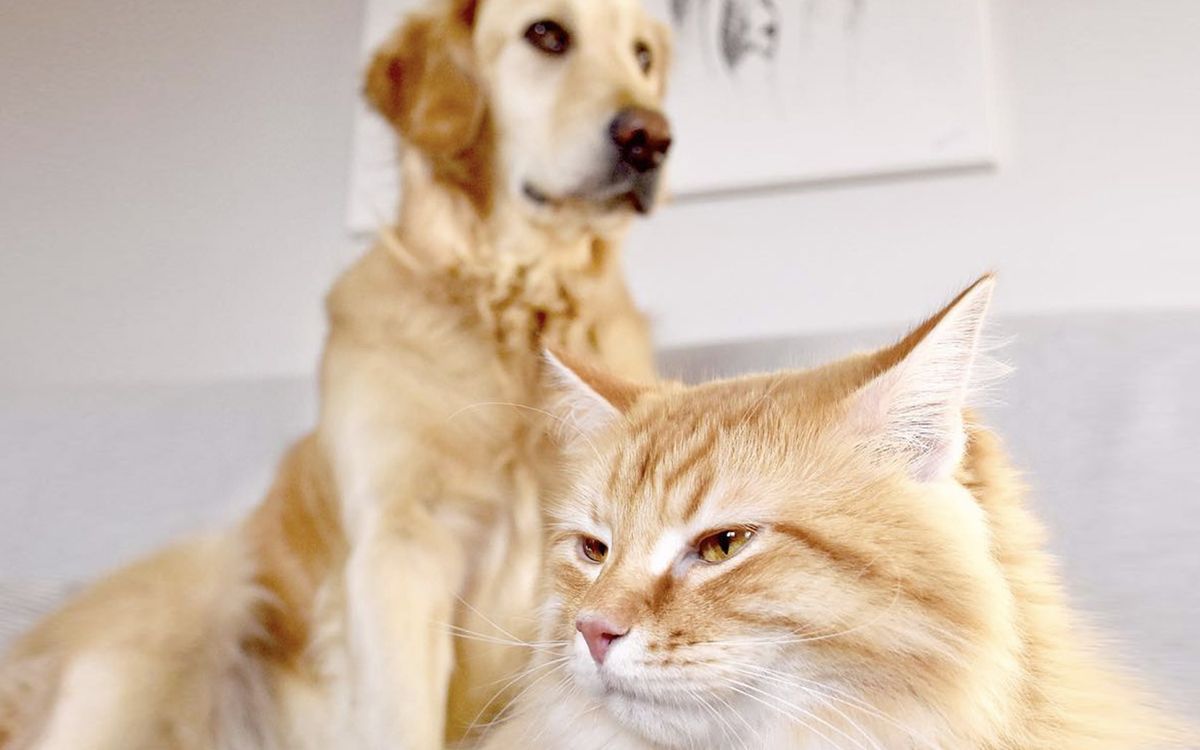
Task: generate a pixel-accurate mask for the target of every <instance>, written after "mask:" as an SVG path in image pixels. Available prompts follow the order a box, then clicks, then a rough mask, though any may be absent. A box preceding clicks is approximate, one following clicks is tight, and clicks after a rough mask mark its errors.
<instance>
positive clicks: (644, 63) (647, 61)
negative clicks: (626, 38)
mask: <svg viewBox="0 0 1200 750" xmlns="http://www.w3.org/2000/svg"><path fill="white" fill-rule="evenodd" d="M633 54H634V56H635V57H637V63H638V67H639V68H641V69H642V72H643V73H649V72H650V68H652V67H654V53H653V52H651V51H650V45H648V44H646V43H645V42H638V43H637V44H635V45H633Z"/></svg>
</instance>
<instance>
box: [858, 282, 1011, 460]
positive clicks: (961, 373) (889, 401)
mask: <svg viewBox="0 0 1200 750" xmlns="http://www.w3.org/2000/svg"><path fill="white" fill-rule="evenodd" d="M994 287H995V279H994V277H993V276H992V275H991V274H988V275H986V276H984V277H982V278H980V279H979V280H978V281H976V282H975V283H974V284H972V285H971V286H969V287H967V289H965V290H964V291H963V292H962V293H961V294H959V295H958V296H957V297H956V298H955V299H954V301H953V302H951V303H950V304H949V305H947V306H946V307H945V308H943V309H942V310H941V311H940V312H938V313H937V314H936V315H934V316H933V317H931V318H929V319H928V320H927V321H925V322H924V323H923V324H921V325H920V326H918V327H917V328H916V329H915V330H914V331H913V332H912V333H910V334H909V335H908V336H906V337H905V338H904V339H903V340H902V341H901V342H900V343H898V344H896V345H895V346H893V347H891V348H890V349H886V350H884V351H883V352H880V354H879V355H878V358H879V362H880V368H881V371H880V372H879V374H878V375H876V376H875V377H873V378H872V379H871V380H870V381H868V382H867V383H866V384H865V385H864V386H862V387H861V388H859V389H858V390H857V391H856V392H855V393H854V394H853V395H852V396H851V398H850V403H849V418H850V423H851V426H852V428H853V429H854V430H855V432H856V433H857V434H858V435H859V436H860V437H861V438H863V439H864V444H865V447H867V449H868V450H870V451H871V452H873V453H876V454H878V455H879V456H880V458H882V459H884V460H889V461H896V460H898V461H900V462H901V463H902V464H903V465H904V466H905V468H906V469H907V471H908V473H909V474H910V476H912V477H913V478H914V479H916V480H917V481H922V482H927V481H937V480H939V479H944V478H946V477H948V476H950V475H952V474H953V473H954V471H955V469H956V468H957V467H958V465H959V463H960V462H961V461H962V457H963V452H964V451H965V450H966V444H967V433H966V425H965V424H964V422H963V409H964V408H965V407H966V405H967V396H968V394H969V393H970V391H971V390H972V386H973V385H974V383H973V380H975V379H976V378H975V377H973V374H974V375H978V373H973V371H974V370H976V369H977V365H978V360H979V358H980V340H981V337H982V332H983V324H984V320H985V318H986V316H987V310H988V306H989V304H990V303H991V299H992V290H993V289H994Z"/></svg>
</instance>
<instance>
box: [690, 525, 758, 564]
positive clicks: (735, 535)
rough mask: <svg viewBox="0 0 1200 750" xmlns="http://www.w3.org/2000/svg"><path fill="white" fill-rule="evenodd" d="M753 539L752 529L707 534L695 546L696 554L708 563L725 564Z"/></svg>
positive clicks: (727, 530)
mask: <svg viewBox="0 0 1200 750" xmlns="http://www.w3.org/2000/svg"><path fill="white" fill-rule="evenodd" d="M753 538H754V531H753V530H752V529H726V530H725V531H718V532H717V533H715V534H709V535H708V536H706V537H704V538H703V539H701V540H700V543H699V544H697V545H696V554H698V555H700V559H701V560H703V561H704V562H708V563H719V562H725V561H726V560H728V559H729V558H731V557H733V556H734V555H736V554H737V553H739V552H741V551H742V548H743V547H745V546H746V544H747V543H748V542H749V541H750V540H751V539H753Z"/></svg>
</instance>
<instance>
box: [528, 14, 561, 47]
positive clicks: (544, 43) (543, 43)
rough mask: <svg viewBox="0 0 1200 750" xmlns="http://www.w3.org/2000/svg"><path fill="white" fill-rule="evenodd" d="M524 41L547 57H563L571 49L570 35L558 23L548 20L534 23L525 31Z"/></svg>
mask: <svg viewBox="0 0 1200 750" xmlns="http://www.w3.org/2000/svg"><path fill="white" fill-rule="evenodd" d="M525 41H527V42H529V43H530V44H532V45H533V46H534V47H536V48H537V49H538V50H539V51H541V52H545V53H546V54H547V55H563V54H566V52H567V50H568V49H569V48H570V47H571V35H570V34H568V33H567V30H566V29H564V28H563V27H562V26H561V25H560V24H559V23H558V22H556V21H551V20H549V19H543V20H541V21H536V22H534V24H533V25H531V26H530V27H529V28H528V29H526V30H525Z"/></svg>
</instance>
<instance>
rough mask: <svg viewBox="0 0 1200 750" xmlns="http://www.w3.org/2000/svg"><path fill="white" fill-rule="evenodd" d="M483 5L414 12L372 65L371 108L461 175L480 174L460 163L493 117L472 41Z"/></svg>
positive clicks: (459, 3)
mask: <svg viewBox="0 0 1200 750" xmlns="http://www.w3.org/2000/svg"><path fill="white" fill-rule="evenodd" d="M477 4H478V2H477V0H451V2H448V3H446V4H444V5H443V6H441V7H440V8H439V9H438V10H435V11H433V12H429V13H418V14H413V15H412V16H410V17H409V18H408V20H407V21H405V23H404V25H403V26H401V28H400V30H399V31H398V32H397V33H396V35H395V36H394V37H392V39H390V40H389V41H388V42H387V43H385V44H384V45H383V46H382V47H381V48H380V49H379V51H378V52H377V53H376V54H375V58H374V59H373V60H372V61H371V65H370V67H369V68H368V70H367V81H366V88H365V93H366V97H367V100H368V101H369V102H370V104H371V106H372V107H374V108H375V110H376V111H378V112H379V114H381V115H383V117H384V118H385V119H386V120H387V121H388V122H390V123H391V124H392V126H393V127H395V128H396V130H397V131H398V132H399V134H400V136H401V137H402V138H403V139H404V140H405V141H406V142H407V143H408V144H409V145H410V146H412V147H414V148H416V149H418V150H420V151H422V152H424V153H425V154H426V155H427V156H429V157H430V158H431V160H432V161H433V162H434V164H435V168H436V169H437V170H438V171H439V172H442V173H443V176H448V177H451V178H453V179H454V180H455V181H467V180H468V179H472V180H477V179H478V177H479V176H478V175H471V174H465V173H464V170H466V171H470V170H471V169H472V168H473V167H474V166H477V165H463V164H456V163H455V162H458V161H461V160H462V159H463V157H464V155H466V154H469V152H471V151H472V150H473V148H474V147H475V146H476V145H477V144H478V141H479V140H480V139H481V138H482V137H483V134H484V131H485V129H486V121H487V106H486V102H485V100H484V96H483V92H482V90H481V88H480V86H479V82H478V81H477V80H476V78H475V75H474V70H475V61H474V52H473V50H472V46H471V30H472V28H473V25H474V22H475V11H476V7H477ZM447 173H448V174H447Z"/></svg>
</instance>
